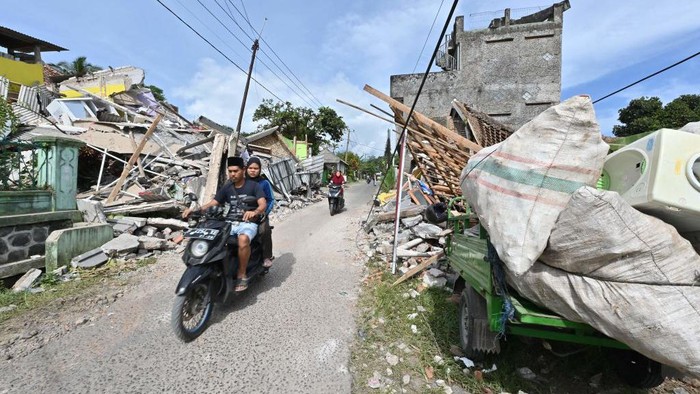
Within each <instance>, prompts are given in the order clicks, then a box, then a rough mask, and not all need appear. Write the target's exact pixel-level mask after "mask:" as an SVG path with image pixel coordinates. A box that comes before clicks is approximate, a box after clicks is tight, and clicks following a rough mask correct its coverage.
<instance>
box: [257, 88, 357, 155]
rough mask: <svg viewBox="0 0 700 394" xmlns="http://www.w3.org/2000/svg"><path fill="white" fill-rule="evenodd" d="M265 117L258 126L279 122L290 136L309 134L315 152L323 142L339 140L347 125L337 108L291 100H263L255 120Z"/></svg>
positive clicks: (287, 135) (283, 131) (299, 137)
mask: <svg viewBox="0 0 700 394" xmlns="http://www.w3.org/2000/svg"><path fill="white" fill-rule="evenodd" d="M258 120H263V121H264V122H263V123H261V124H260V125H259V126H258V130H259V131H262V130H264V129H267V128H270V127H274V126H279V128H280V129H279V130H280V133H282V135H284V136H285V137H287V138H294V137H297V138H298V139H304V137H306V138H308V141H309V143H310V144H311V149H312V150H313V152H318V151H319V147H320V146H321V145H323V144H330V143H333V142H335V143H337V142H339V141H340V140H341V139H342V137H343V133H344V132H345V130H347V128H348V127H347V125H346V124H345V121H343V118H342V117H341V116H339V115H338V114H337V113H336V112H335V110H333V109H332V108H329V107H320V108H319V109H318V111H314V110H312V109H310V108H306V107H295V106H293V105H292V103H290V102H289V101H287V102H284V103H282V102H279V101H278V102H273V101H272V100H271V99H266V100H263V102H262V103H261V104H260V106H258V108H257V109H256V110H255V112H254V113H253V121H258Z"/></svg>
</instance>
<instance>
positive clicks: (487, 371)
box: [481, 364, 498, 373]
mask: <svg viewBox="0 0 700 394" xmlns="http://www.w3.org/2000/svg"><path fill="white" fill-rule="evenodd" d="M496 370H498V368H496V364H493V365H492V366H491V368H489V369H482V370H481V371H482V372H483V373H491V372H494V371H496Z"/></svg>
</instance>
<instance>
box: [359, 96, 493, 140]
mask: <svg viewBox="0 0 700 394" xmlns="http://www.w3.org/2000/svg"><path fill="white" fill-rule="evenodd" d="M364 90H365V91H366V92H368V93H369V94H371V95H373V96H374V97H377V98H378V99H380V100H382V101H384V102H386V103H387V104H389V105H391V106H394V107H396V108H399V109H400V110H402V111H403V112H405V113H406V114H407V115H408V113H409V112H410V111H411V108H410V107H408V106H407V105H405V104H404V103H402V102H399V101H397V100H394V99H393V98H391V97H389V96H387V95H386V94H384V93H382V92H380V91H379V90H377V89H375V88H373V87H371V86H369V85H365V88H364ZM411 116H412V117H413V118H414V119H416V120H417V121H419V122H421V123H425V124H426V125H427V126H428V127H430V128H431V129H432V130H434V131H436V132H437V133H439V134H441V135H442V136H443V137H445V138H448V139H449V140H452V141H454V142H455V143H456V144H457V145H459V146H461V147H463V148H466V149H471V150H473V151H474V152H478V151H480V150H481V148H482V147H481V146H479V145H477V144H475V143H473V142H471V141H469V140H468V139H466V138H464V137H462V136H461V135H459V134H457V133H453V132H451V131H450V130H449V129H448V128H446V127H445V126H443V125H441V124H440V123H438V122H436V121H434V120H432V119H430V118H428V117H427V116H425V115H423V114H421V113H420V112H416V111H413V114H412V115H411Z"/></svg>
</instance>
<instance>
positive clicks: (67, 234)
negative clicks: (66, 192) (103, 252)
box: [46, 224, 114, 271]
mask: <svg viewBox="0 0 700 394" xmlns="http://www.w3.org/2000/svg"><path fill="white" fill-rule="evenodd" d="M113 236H114V231H113V230H112V226H110V225H108V224H90V225H87V226H80V227H71V228H66V229H63V230H56V231H54V232H52V233H51V234H50V235H49V237H48V238H47V239H46V270H47V271H53V270H55V269H56V268H57V267H59V266H61V265H67V264H68V263H70V261H71V259H72V258H73V257H74V256H77V255H79V254H81V253H84V252H87V251H88V250H92V249H95V248H97V247H99V246H101V245H104V244H105V243H106V242H108V241H110V240H111V239H112V237H113Z"/></svg>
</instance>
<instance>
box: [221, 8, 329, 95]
mask: <svg viewBox="0 0 700 394" xmlns="http://www.w3.org/2000/svg"><path fill="white" fill-rule="evenodd" d="M214 2H215V3H216V5H218V6H219V8H221V9H222V10H224V8H223V7H222V6H221V4H220V3H219V1H218V0H214ZM229 4H230V5H231V6H232V7H233V8H234V9H235V10H236V11H237V12H238V14H239V15H241V17H243V19H244V20H245V21H246V23H248V26H249V27H250V28H251V30H253V32H255V34H257V35H258V36H259V39H260V40H262V42H263V43H265V44H266V45H267V46H268V47H269V48H270V50H271V51H272V52H273V53H275V51H274V49H272V47H271V46H270V44H268V43H267V41H265V39H264V38H262V36H261V34H259V33H258V32H257V31H256V30H255V28H254V27H253V25H252V24H251V23H250V19H248V17H247V15H243V13H242V12H241V11H240V10H239V9H238V7H236V5H235V4H233V2H231V1H230V0H229V1H227V3H226V6H227V7H228V5H229ZM224 13H226V11H225V10H224ZM227 15H228V14H227ZM228 17H229V18H231V20H232V21H233V23H235V24H236V26H238V28H239V29H240V30H241V31H242V32H243V34H245V35H246V36H247V37H250V36H249V35H248V33H247V32H246V31H245V29H244V28H243V27H242V26H241V25H240V24H239V23H238V22H237V21H236V20H235V19H234V18H233V16H232V15H228ZM260 51H261V52H262V53H263V54H264V55H265V57H266V58H267V59H268V60H270V61H271V62H272V64H274V65H275V66H276V67H277V69H278V70H280V72H282V74H284V76H285V77H287V79H289V81H290V82H292V84H293V85H294V86H296V87H297V89H299V91H300V92H302V93H303V94H304V95H305V96H306V97H307V98H308V99H309V100H311V101H314V100H315V101H316V103H318V104H319V105H320V106H323V103H322V102H321V101H319V100H318V99H317V98H316V96H314V95H313V93H311V91H309V89H308V88H306V86H304V84H303V83H302V82H301V81H300V80H299V78H298V77H296V75H294V73H293V72H292V71H291V70H289V67H287V65H286V64H285V63H284V61H283V60H282V59H280V58H279V56H277V54H276V53H275V56H277V58H278V59H279V60H280V62H282V64H283V65H284V66H285V67H286V68H287V69H288V70H289V71H290V72H291V73H292V75H294V77H295V78H296V79H297V81H299V83H301V85H302V86H299V85H298V84H297V83H296V82H295V81H294V80H293V79H292V77H290V76H289V75H288V74H287V73H286V72H285V71H284V70H283V69H282V68H281V67H280V66H279V65H278V64H277V62H275V60H274V59H272V58H271V57H270V55H269V54H268V53H267V51H265V49H264V48H260ZM270 71H272V70H270ZM278 78H279V77H278ZM290 89H291V88H290ZM292 90H293V89H292ZM304 90H306V91H307V92H309V93H310V94H311V95H309V94H307V93H306V92H305V91H304ZM295 93H296V92H295ZM296 94H297V95H299V94H298V93H296ZM300 97H301V96H300ZM302 99H303V98H302ZM304 101H305V102H306V103H307V104H310V103H309V102H308V101H306V100H304ZM310 105H311V107H313V106H314V105H313V104H310Z"/></svg>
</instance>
